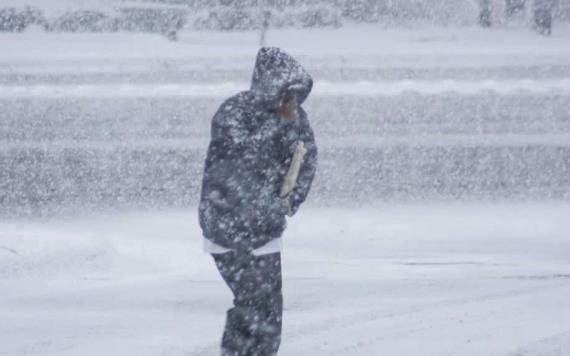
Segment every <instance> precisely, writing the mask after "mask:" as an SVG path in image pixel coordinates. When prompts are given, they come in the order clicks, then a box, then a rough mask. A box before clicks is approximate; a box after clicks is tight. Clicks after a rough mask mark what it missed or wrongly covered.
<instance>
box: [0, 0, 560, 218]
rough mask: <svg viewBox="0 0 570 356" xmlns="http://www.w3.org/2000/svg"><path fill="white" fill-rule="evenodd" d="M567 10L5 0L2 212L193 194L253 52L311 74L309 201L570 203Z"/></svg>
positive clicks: (466, 0)
mask: <svg viewBox="0 0 570 356" xmlns="http://www.w3.org/2000/svg"><path fill="white" fill-rule="evenodd" d="M569 21H570V2H568V1H567V0H552V1H548V0H535V1H530V0H528V1H524V0H516V1H514V0H506V1H502V0H501V1H499V0H497V1H491V0H481V1H474V0H427V1H414V0H402V1H387V0H359V1H348V0H331V1H304V0H241V1H239V0H236V1H231V0H201V1H190V0H188V1H184V0H153V1H150V0H149V1H144V0H138V1H137V0H123V1H119V0H108V1H104V0H101V1H96V0H85V1H79V0H78V1H65V0H60V1H55V0H53V1H46V0H43V1H39V0H38V1H33V0H3V1H1V2H0V47H1V52H2V54H1V55H0V214H2V216H29V215H38V214H39V215H46V214H47V215H50V214H59V213H63V214H67V213H71V212H78V211H81V210H83V209H82V208H88V209H107V208H120V209H122V208H133V207H137V208H141V207H142V208H157V207H160V208H163V207H189V206H193V205H195V204H196V201H197V196H198V193H199V186H200V179H201V168H202V162H203V159H204V154H205V150H206V146H207V142H208V138H209V120H210V119H211V116H212V115H213V113H214V112H215V110H216V109H217V107H218V106H219V104H220V103H221V101H222V100H223V99H224V97H227V96H229V95H232V94H233V93H234V92H237V91H240V90H245V89H247V87H248V81H249V79H250V76H251V70H252V67H253V60H254V55H255V52H256V50H257V48H258V47H259V46H260V45H261V44H266V45H276V46H282V47H284V49H285V50H288V51H290V52H291V53H292V54H294V55H296V56H298V57H299V59H300V61H301V62H303V63H305V65H306V66H307V67H308V69H309V71H310V72H311V73H312V75H313V76H314V78H315V82H316V85H315V92H314V95H313V96H312V97H311V99H310V100H309V101H308V102H307V103H306V110H307V111H308V112H309V115H310V118H311V121H312V123H313V126H314V128H315V131H316V133H317V138H318V140H319V142H320V144H321V156H320V157H321V161H320V162H321V164H320V170H319V174H318V177H317V179H316V181H315V186H314V190H313V194H312V196H311V202H312V203H314V204H317V205H322V204H330V203H335V204H336V203H345V204H362V203H371V202H372V203H373V202H376V201H394V200H396V201H410V200H411V201H417V200H420V201H423V200H442V199H443V200H449V199H452V200H455V199H476V200H481V199H483V200H489V199H505V198H506V199H517V200H520V199H551V198H562V199H567V198H568V197H570V190H569V188H570V178H569V177H570V175H569V170H570V150H569V144H568V143H569V142H570V140H569V138H570V117H569V111H570V96H569V93H568V90H567V89H568V85H567V84H568V80H570V64H568V63H569V61H568V58H570V57H569V56H568V55H569V53H568V50H567V48H568V43H567V41H566V40H565V39H566V38H567V36H568V35H569V34H570V32H569V30H568V25H569ZM548 35H550V36H548Z"/></svg>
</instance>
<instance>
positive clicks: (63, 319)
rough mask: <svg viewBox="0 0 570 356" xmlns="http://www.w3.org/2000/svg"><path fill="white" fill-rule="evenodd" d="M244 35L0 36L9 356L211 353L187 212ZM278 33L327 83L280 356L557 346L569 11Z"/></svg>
mask: <svg viewBox="0 0 570 356" xmlns="http://www.w3.org/2000/svg"><path fill="white" fill-rule="evenodd" d="M257 37H258V34H256V33H247V32H246V33H207V32H186V33H182V34H181V39H180V42H177V43H171V42H168V41H166V40H165V39H164V38H162V37H160V36H153V35H137V34H96V35H88V34H80V35H63V34H58V35H55V34H44V33H35V32H29V33H24V34H18V35H14V34H0V51H1V55H0V179H1V180H0V202H1V204H2V205H1V206H0V291H1V293H0V319H1V322H0V355H6V356H20V355H42V356H43V355H54V356H55V355H57V356H59V355H121V356H122V355H141V356H143V355H149V356H150V355H152V356H154V355H172V356H174V355H185V356H190V355H195V356H213V355H217V344H218V341H219V338H220V336H221V332H222V327H223V321H224V316H225V309H226V308H227V307H228V306H229V305H230V303H231V296H230V293H229V291H228V290H227V288H226V286H225V285H224V284H223V282H222V281H221V279H220V278H219V276H218V274H217V272H216V271H215V267H214V265H213V263H212V261H211V258H210V257H209V256H207V255H205V254H204V253H203V252H202V249H201V234H200V230H199V228H198V226H197V217H196V209H195V208H194V207H192V206H193V204H195V199H196V194H197V189H198V187H199V182H200V176H199V174H200V168H201V164H202V161H203V153H204V152H205V145H206V144H207V137H208V120H209V118H210V117H211V114H212V113H213V111H214V110H215V109H216V107H217V106H218V105H219V103H220V101H221V100H222V99H223V97H224V96H226V95H229V94H231V93H233V92H234V91H237V90H242V89H245V88H247V82H248V80H249V78H250V76H251V67H252V65H253V61H254V56H255V52H256V49H257ZM268 40H269V44H270V45H279V46H283V47H284V48H285V49H287V50H288V51H290V52H292V53H293V54H295V55H296V56H297V57H299V58H300V60H301V61H302V62H303V63H306V64H307V67H308V68H309V70H310V71H311V73H312V74H313V75H314V77H315V79H316V81H315V89H314V96H312V97H311V98H310V99H309V101H308V102H307V105H306V108H307V110H308V111H309V115H310V117H311V120H312V124H313V127H314V129H315V132H316V134H317V140H318V142H319V145H320V148H321V150H320V154H321V162H320V170H319V173H318V175H317V178H316V181H315V187H314V190H313V192H312V194H311V198H310V201H309V203H308V206H307V207H304V208H303V209H302V210H301V211H300V212H299V215H298V216H296V217H294V218H293V219H292V220H290V227H289V229H288V230H287V232H286V234H285V237H284V241H285V243H284V245H285V251H284V278H285V284H284V285H285V287H284V288H285V309H286V310H285V328H284V337H283V344H282V352H281V353H280V355H285V356H287V355H290V356H293V355H295V356H301V355H303V356H306V355H311V356H313V355H314V356H321V355H322V356H324V355H334V356H345V355H346V356H350V355H355V356H356V355H358V356H362V355H370V356H376V355H437V356H440V355H460V356H463V355H481V356H489V355H504V356H537V355H539V356H554V355H558V356H567V355H570V219H568V217H569V216H570V203H569V202H568V197H569V196H570V190H569V186H570V181H569V180H568V173H569V172H570V154H569V149H570V144H569V142H570V141H569V140H568V137H569V135H570V95H569V93H570V27H568V25H564V24H555V27H554V32H553V35H552V37H548V38H545V37H540V36H538V35H536V34H534V33H533V32H531V31H530V30H528V29H523V28H514V27H504V28H499V29H492V30H482V29H478V28H453V27H449V28H406V29H403V28H389V29H385V28H379V27H370V26H353V27H346V28H342V29H339V30H282V31H271V32H270V33H269V36H268ZM458 196H459V197H466V196H467V197H470V198H471V199H472V200H470V201H465V200H463V201H461V200H456V198H457V197H458ZM399 197H404V198H405V200H406V201H407V202H408V203H403V202H400V203H398V201H399V199H398V198H399ZM386 198H389V199H386ZM473 198H475V199H477V200H473ZM505 198H509V199H510V200H509V199H505ZM515 198H516V199H518V200H517V201H516V202H515V201H514V199H515ZM521 198H522V200H521ZM499 199H501V200H499ZM553 199H560V200H553ZM378 201H384V202H383V203H378ZM387 201H390V202H393V203H388V202H387ZM420 201H421V202H420ZM129 202H133V203H134V205H138V204H140V205H142V206H144V207H146V209H144V210H136V209H133V210H126V208H125V205H127V206H128V204H125V203H129ZM114 204H116V205H114ZM109 206H110V207H112V208H113V210H112V212H111V211H108V212H104V211H105V210H104V209H103V212H101V208H104V207H109ZM173 206H174V207H176V208H172V207H173ZM65 207H66V209H67V210H66V209H64V208H65ZM149 207H154V208H160V209H149ZM168 207H170V208H168ZM92 209H93V210H95V209H97V211H98V212H97V213H94V214H90V212H92ZM46 211H48V213H47V214H48V215H49V214H50V213H51V212H53V211H55V212H56V213H59V214H56V215H57V217H52V218H44V219H28V218H24V217H23V216H29V215H34V214H36V213H38V214H41V213H43V212H46ZM67 212H71V213H73V217H71V215H70V216H67V217H66V216H65V215H66V214H67ZM8 215H10V218H8ZM4 216H6V218H4Z"/></svg>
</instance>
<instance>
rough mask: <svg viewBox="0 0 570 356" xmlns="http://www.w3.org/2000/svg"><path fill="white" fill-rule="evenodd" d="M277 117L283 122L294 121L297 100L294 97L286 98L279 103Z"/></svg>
mask: <svg viewBox="0 0 570 356" xmlns="http://www.w3.org/2000/svg"><path fill="white" fill-rule="evenodd" d="M277 116H279V118H281V119H284V120H294V119H295V118H296V117H297V99H296V97H295V96H294V95H292V96H287V97H285V98H283V99H282V100H281V101H280V102H279V107H278V108H277Z"/></svg>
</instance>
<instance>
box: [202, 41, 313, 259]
mask: <svg viewBox="0 0 570 356" xmlns="http://www.w3.org/2000/svg"><path fill="white" fill-rule="evenodd" d="M312 85H313V81H312V79H311V77H310V76H309V74H308V73H307V72H306V71H305V69H304V68H303V67H301V65H300V64H299V63H298V62H297V61H295V59H293V57H291V56H289V55H288V54H286V53H284V52H281V51H280V50H279V49H278V48H262V49H261V50H260V51H259V53H258V54H257V60H256V63H255V69H254V72H253V78H252V81H251V88H250V90H248V91H245V92H241V93H239V94H237V95H234V96H232V97H231V98H229V99H227V100H226V101H225V102H224V103H223V104H222V105H221V106H220V108H219V109H218V111H217V112H216V114H215V115H214V118H213V119H212V127H211V141H210V145H209V148H208V153H207V157H206V163H205V168H204V176H203V181H202V191H201V198H200V205H199V219H200V226H201V227H202V231H203V234H204V237H206V238H207V239H209V240H211V241H212V242H214V243H216V244H218V245H220V246H223V247H226V248H230V249H245V250H252V249H255V248H257V247H260V246H263V245H264V244H265V243H267V242H268V241H270V240H272V239H275V238H278V237H280V236H281V235H282V233H283V231H284V230H285V227H286V218H285V214H286V211H284V209H283V206H284V205H287V204H283V203H284V201H283V200H280V199H281V198H279V196H278V194H279V191H280V188H281V184H282V182H283V178H284V177H285V175H286V173H287V170H288V169H289V164H290V162H291V158H292V156H293V152H294V150H295V147H296V146H297V144H298V143H299V142H303V143H304V144H305V148H306V149H307V153H306V154H305V157H304V160H303V163H302V166H301V170H300V172H299V177H298V179H297V183H296V186H295V188H294V189H293V191H292V192H291V193H290V194H289V195H287V197H286V198H284V199H286V201H287V203H288V205H289V207H290V211H289V214H290V215H291V214H294V213H295V212H296V211H297V209H298V208H299V205H300V204H301V203H302V202H303V201H304V200H305V198H306V197H307V194H308V193H309V189H310V187H311V183H312V181H313V177H314V175H315V172H316V166H317V147H316V144H315V139H314V135H313V131H312V129H311V127H310V125H309V121H308V119H307V114H306V113H305V112H304V111H303V109H302V108H301V107H300V104H301V103H303V101H305V99H306V98H307V96H308V95H309V93H310V91H311V88H312ZM291 96H294V97H295V98H296V100H297V102H298V104H299V110H298V115H297V117H296V118H295V119H294V120H286V119H281V118H279V117H278V116H277V107H278V106H279V102H280V100H281V99H282V98H284V97H291Z"/></svg>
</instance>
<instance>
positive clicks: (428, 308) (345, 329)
mask: <svg viewBox="0 0 570 356" xmlns="http://www.w3.org/2000/svg"><path fill="white" fill-rule="evenodd" d="M559 288H568V284H567V283H564V282H562V283H558V284H557V285H552V286H548V287H545V286H540V289H538V288H537V287H536V286H535V287H532V288H520V289H513V290H509V291H504V292H495V293H488V294H483V295H478V296H473V297H468V298H456V299H450V300H445V301H440V302H434V303H427V304H424V305H419V306H415V307H411V308H408V309H407V310H404V311H399V312H389V313H386V312H379V311H375V310H373V309H372V310H368V311H364V312H358V313H350V314H347V315H344V316H341V317H332V318H328V319H325V320H320V321H318V322H313V323H311V324H309V325H305V326H303V327H301V328H297V329H295V330H293V331H291V332H286V333H285V335H284V340H286V341H284V344H286V345H287V347H286V349H287V352H286V353H285V355H307V354H311V355H318V354H319V353H318V352H319V350H322V349H323V345H320V344H319V345H315V346H314V350H312V349H307V345H306V343H305V342H306V340H307V339H315V338H316V337H318V336H319V335H323V334H328V333H340V334H342V335H351V336H353V337H355V339H353V340H352V341H351V342H350V345H345V346H341V347H338V346H337V347H334V348H333V349H328V350H327V355H347V354H348V353H349V352H351V351H352V352H354V351H356V354H357V355H360V353H359V352H357V351H358V350H359V349H360V348H363V347H365V346H366V345H370V344H371V343H374V342H378V341H380V340H383V339H386V338H387V337H388V336H384V335H382V336H379V335H366V333H358V332H357V331H358V329H360V328H365V329H366V330H370V329H372V328H373V325H369V326H367V325H368V324H374V323H378V322H380V321H382V320H393V319H395V318H400V317H405V316H411V315H419V314H421V313H429V312H433V311H434V310H438V309H446V308H453V307H457V306H462V305H467V304H474V305H475V304H478V303H484V302H490V301H498V300H501V299H507V298H517V297H521V296H525V295H532V294H535V293H537V294H538V293H543V292H545V291H549V290H552V289H559ZM405 324H406V325H408V323H405ZM433 327H434V326H433V324H432V323H427V324H426V326H416V327H413V326H409V328H408V326H406V329H405V330H403V331H400V332H399V334H401V335H398V333H396V334H391V335H390V336H389V337H390V338H392V339H393V338H394V336H401V337H404V336H409V335H410V334H413V333H418V332H421V331H423V330H429V329H432V328H433ZM351 329H353V332H351V331H350V330H351ZM354 329H356V330H354ZM332 339H335V338H334V337H333V338H330V337H326V338H323V340H332ZM329 345H330V344H329ZM300 350H303V351H302V352H301V351H300Z"/></svg>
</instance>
